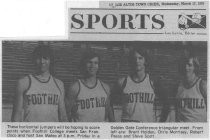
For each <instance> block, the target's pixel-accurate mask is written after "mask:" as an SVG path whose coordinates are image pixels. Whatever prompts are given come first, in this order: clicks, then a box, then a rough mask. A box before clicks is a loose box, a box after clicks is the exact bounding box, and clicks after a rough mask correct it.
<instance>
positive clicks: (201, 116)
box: [176, 78, 207, 122]
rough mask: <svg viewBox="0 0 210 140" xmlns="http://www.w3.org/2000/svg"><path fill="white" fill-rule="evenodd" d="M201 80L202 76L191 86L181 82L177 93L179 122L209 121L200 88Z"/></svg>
mask: <svg viewBox="0 0 210 140" xmlns="http://www.w3.org/2000/svg"><path fill="white" fill-rule="evenodd" d="M200 82H201V78H199V79H198V80H197V81H196V82H195V84H194V85H193V86H191V87H190V88H186V87H185V86H184V85H183V83H180V85H179V87H178V93H177V95H176V121H177V122H206V121H207V113H206V105H205V101H204V98H203V95H202V94H201V91H200V88H199V87H200Z"/></svg>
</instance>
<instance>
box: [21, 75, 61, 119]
mask: <svg viewBox="0 0 210 140" xmlns="http://www.w3.org/2000/svg"><path fill="white" fill-rule="evenodd" d="M28 77H29V81H30V84H29V88H28V90H27V91H26V92H25V93H24V97H23V98H24V103H23V106H24V107H23V108H24V116H23V121H25V122H58V121H59V119H58V104H59V98H60V95H61V91H60V89H59V87H58V85H57V83H56V81H55V79H54V78H53V77H52V76H50V77H49V80H48V81H46V82H41V81H39V80H38V79H37V78H36V77H34V76H32V75H29V76H28Z"/></svg>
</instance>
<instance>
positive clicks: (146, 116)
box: [121, 74, 155, 122]
mask: <svg viewBox="0 0 210 140" xmlns="http://www.w3.org/2000/svg"><path fill="white" fill-rule="evenodd" d="M123 93H124V95H123V96H124V98H125V101H123V106H122V118H121V119H122V121H123V122H153V121H154V114H153V112H154V111H153V103H154V99H155V93H154V89H153V87H152V85H151V81H150V78H149V75H148V74H146V75H145V78H144V79H143V80H142V81H141V82H135V81H133V80H132V79H131V77H130V76H128V77H127V83H126V85H125V87H124V89H123Z"/></svg>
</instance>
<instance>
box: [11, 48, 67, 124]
mask: <svg viewBox="0 0 210 140" xmlns="http://www.w3.org/2000/svg"><path fill="white" fill-rule="evenodd" d="M33 59H34V63H35V65H36V68H37V69H36V72H35V73H34V74H30V75H28V76H26V77H24V78H21V79H20V80H19V81H18V83H17V93H16V95H15V103H14V106H13V113H12V121H14V122H22V121H23V122H58V121H68V119H67V116H66V110H65V104H64V86H63V82H62V81H60V80H58V79H56V78H55V77H53V76H52V75H51V73H50V72H51V69H52V67H51V66H52V64H53V55H52V51H51V49H50V48H49V47H47V46H39V47H37V48H35V50H34V52H33Z"/></svg>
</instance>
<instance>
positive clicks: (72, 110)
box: [66, 81, 80, 121]
mask: <svg viewBox="0 0 210 140" xmlns="http://www.w3.org/2000/svg"><path fill="white" fill-rule="evenodd" d="M79 89H80V87H79V82H78V81H77V82H75V83H74V84H72V85H71V86H70V87H69V91H68V93H67V100H66V106H67V108H68V109H67V115H68V119H69V121H76V116H75V115H76V112H77V105H76V100H77V95H78V93H79Z"/></svg>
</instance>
